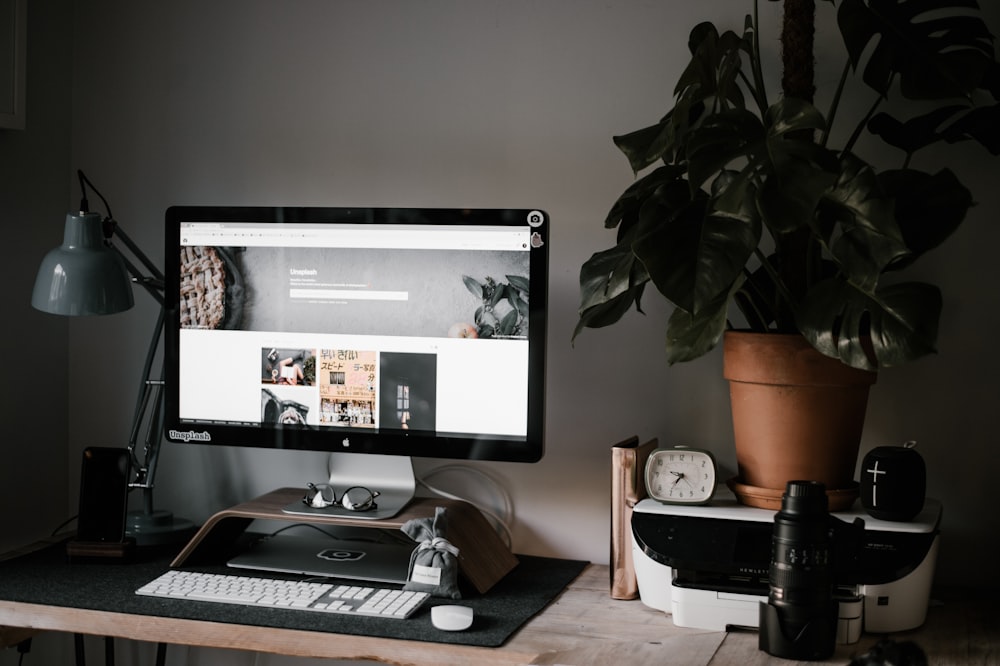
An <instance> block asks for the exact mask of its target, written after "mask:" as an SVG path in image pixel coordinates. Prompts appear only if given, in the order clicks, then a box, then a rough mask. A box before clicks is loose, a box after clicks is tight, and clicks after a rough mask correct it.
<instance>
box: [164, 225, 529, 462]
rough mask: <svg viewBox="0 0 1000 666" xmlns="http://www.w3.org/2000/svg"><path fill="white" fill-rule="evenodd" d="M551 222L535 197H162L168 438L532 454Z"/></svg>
mask: <svg viewBox="0 0 1000 666" xmlns="http://www.w3.org/2000/svg"><path fill="white" fill-rule="evenodd" d="M548 226H549V225H548V216H547V214H545V213H544V212H542V211H538V210H532V209H517V210H511V209H504V210H495V209H489V210H458V209H455V210H452V209H402V208H392V209H390V208H350V209H348V208H315V207H198V206H175V207H172V208H170V209H168V210H167V213H166V253H167V259H166V266H167V271H166V287H165V291H166V332H165V339H166V351H165V365H166V372H165V379H166V381H165V389H164V390H165V392H166V428H165V432H166V438H167V439H168V440H169V441H173V442H180V443H184V444H191V443H194V444H198V445H225V446H250V447H266V448H286V449H303V450H318V451H331V452H351V453H361V454H387V455H391V456H411V457H439V458H460V459H481V460H502V461H518V462H534V461H537V460H538V459H539V458H540V457H541V455H542V450H543V430H544V419H543V415H544V404H543V403H544V392H545V389H544V367H545V341H546V336H545V327H546V317H545V312H546V291H547V281H548V279H547V267H548V266H547V265H548V261H547V255H548Z"/></svg>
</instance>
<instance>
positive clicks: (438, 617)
mask: <svg viewBox="0 0 1000 666" xmlns="http://www.w3.org/2000/svg"><path fill="white" fill-rule="evenodd" d="M431 624H433V625H434V626H435V627H436V628H438V629H441V630H443V631H462V630H463V629H468V628H469V627H471V626H472V609H471V608H469V607H468V606H447V605H446V606H434V607H433V608H431Z"/></svg>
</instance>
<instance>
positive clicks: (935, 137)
mask: <svg viewBox="0 0 1000 666" xmlns="http://www.w3.org/2000/svg"><path fill="white" fill-rule="evenodd" d="M967 109H968V107H966V106H959V105H954V104H952V105H948V106H943V107H941V108H938V109H934V110H933V111H930V112H928V113H925V114H923V115H921V116H916V117H914V118H910V119H909V120H907V121H905V122H904V121H900V120H897V119H896V118H894V117H893V116H890V115H889V114H888V113H879V114H877V115H876V116H875V117H873V118H872V119H871V121H869V123H868V131H869V132H871V133H872V134H875V135H877V136H879V137H881V139H882V140H883V141H885V142H886V143H887V144H889V145H890V146H893V147H895V148H899V149H900V150H902V151H903V152H905V153H906V154H907V155H912V154H913V153H915V152H917V151H918V150H920V149H921V148H926V147H927V146H929V145H932V144H934V143H937V142H938V141H944V140H945V136H944V134H943V133H941V132H939V131H938V129H939V128H943V127H944V126H945V125H946V124H947V122H948V121H949V120H950V119H951V118H952V117H954V116H956V115H958V114H960V113H963V112H965V111H966V110H967Z"/></svg>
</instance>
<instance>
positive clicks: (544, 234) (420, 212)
mask: <svg viewBox="0 0 1000 666" xmlns="http://www.w3.org/2000/svg"><path fill="white" fill-rule="evenodd" d="M533 213H534V214H541V215H542V220H541V223H540V224H539V223H535V224H531V225H530V227H531V231H532V234H533V237H534V238H537V239H538V242H537V244H534V243H533V248H532V249H531V253H532V255H531V260H530V265H529V271H530V274H529V283H530V285H531V292H530V299H529V318H530V322H531V325H530V327H529V331H528V339H529V353H528V357H529V360H528V365H529V367H528V387H527V388H528V399H527V402H528V413H527V436H526V437H525V438H524V439H520V438H510V437H504V436H496V435H489V434H475V433H473V434H468V435H450V434H449V435H447V436H443V435H440V434H438V433H430V432H420V431H399V430H385V429H383V430H370V429H363V428H349V427H346V428H345V427H336V428H331V427H330V426H319V427H317V426H275V425H271V424H261V425H259V426H256V425H255V426H248V425H242V424H224V423H207V422H197V423H195V424H192V423H191V422H189V421H181V419H180V418H179V414H178V410H179V405H180V395H179V381H178V380H179V377H178V367H179V358H178V357H179V338H180V336H179V333H180V322H179V308H178V300H179V299H178V296H179V281H180V266H179V263H180V262H179V261H178V260H177V258H178V250H179V247H180V245H179V241H180V225H181V224H182V223H184V222H194V221H201V222H218V223H226V222H251V223H260V222H263V223H272V224H285V223H289V224H303V223H305V224H322V223H334V224H336V223H343V224H352V225H357V224H372V225H379V224H383V225H384V224H427V223H428V222H430V223H432V224H434V225H501V226H510V227H519V226H527V219H528V215H529V214H533ZM548 228H549V218H548V215H547V214H546V213H545V212H544V211H541V210H539V209H536V208H515V209H499V208H491V209H457V208H456V209H445V208H374V207H362V208H345V207H315V206H212V205H207V206H187V205H181V206H171V207H170V208H168V209H167V211H166V215H165V243H164V248H165V249H164V254H165V257H166V261H165V267H166V270H165V278H166V279H165V302H164V309H165V317H164V329H165V330H164V340H165V348H164V394H165V400H164V404H165V419H164V421H165V427H164V435H165V438H166V440H167V441H170V442H175V443H195V444H199V445H209V446H228V447H241V448H242V447H249V448H263V449H294V450H305V451H323V452H331V453H332V452H337V453H361V454H382V455H394V456H410V457H419V458H445V459H462V460H490V461H504V462H526V463H531V462H537V461H538V460H540V459H541V458H542V456H543V454H544V449H545V445H544V439H545V356H546V345H547V323H548V322H547V309H548ZM473 343H474V344H489V341H482V342H473Z"/></svg>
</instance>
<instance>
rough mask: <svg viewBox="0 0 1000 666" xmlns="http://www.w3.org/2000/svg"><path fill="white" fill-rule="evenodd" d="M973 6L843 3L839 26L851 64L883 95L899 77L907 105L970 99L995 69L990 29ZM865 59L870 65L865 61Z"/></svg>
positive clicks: (911, 0)
mask: <svg viewBox="0 0 1000 666" xmlns="http://www.w3.org/2000/svg"><path fill="white" fill-rule="evenodd" d="M971 7H975V3H973V2H970V1H969V0H935V1H934V2H928V1H927V0H895V1H891V2H890V1H886V0H881V1H879V0H868V1H862V0H842V1H841V3H840V9H839V11H838V13H837V23H838V24H839V26H840V32H841V34H842V35H843V38H844V44H845V46H846V47H847V51H848V54H849V56H850V58H851V63H852V64H853V65H854V68H855V69H856V70H860V69H861V68H862V66H863V68H864V71H863V78H864V81H865V83H866V84H868V85H869V86H870V87H871V88H872V89H874V90H875V91H876V92H878V93H879V94H880V95H885V94H886V93H887V92H888V91H889V88H890V85H891V83H892V82H893V80H894V79H895V78H896V77H897V76H898V78H899V86H900V93H901V94H902V95H903V96H904V97H906V98H907V99H936V100H939V99H948V98H951V97H967V96H968V95H970V94H971V93H972V92H973V91H974V90H976V89H977V88H981V87H984V83H985V81H986V79H987V76H988V74H989V72H990V68H991V67H992V65H993V46H992V37H991V36H990V32H989V29H988V28H987V27H986V24H985V23H984V22H983V21H982V19H980V18H979V17H977V16H972V15H970V14H969V13H968V9H969V8H971ZM866 54H867V60H866V61H863V59H864V58H865V56H866Z"/></svg>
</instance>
